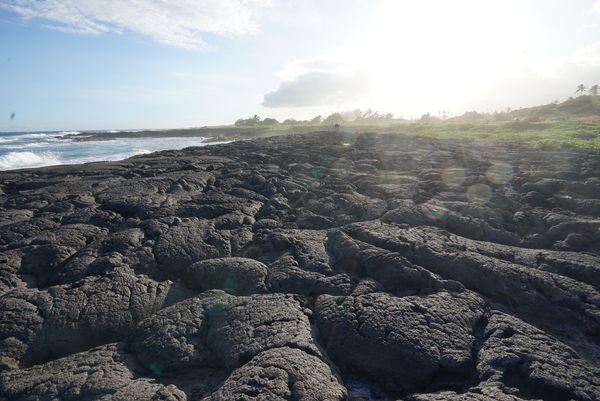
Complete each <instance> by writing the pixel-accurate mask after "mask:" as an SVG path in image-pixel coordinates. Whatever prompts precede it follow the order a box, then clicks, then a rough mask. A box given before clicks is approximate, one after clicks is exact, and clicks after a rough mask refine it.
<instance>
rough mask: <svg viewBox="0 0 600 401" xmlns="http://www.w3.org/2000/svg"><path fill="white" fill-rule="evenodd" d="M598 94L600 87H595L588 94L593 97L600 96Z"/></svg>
mask: <svg viewBox="0 0 600 401" xmlns="http://www.w3.org/2000/svg"><path fill="white" fill-rule="evenodd" d="M598 92H600V86H598V85H594V86H592V87H591V88H590V89H589V90H588V93H589V94H590V95H592V96H598Z"/></svg>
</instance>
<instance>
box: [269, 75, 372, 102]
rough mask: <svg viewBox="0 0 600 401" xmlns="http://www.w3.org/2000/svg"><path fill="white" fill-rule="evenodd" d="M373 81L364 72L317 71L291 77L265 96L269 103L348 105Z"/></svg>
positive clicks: (366, 89) (368, 88)
mask: <svg viewBox="0 0 600 401" xmlns="http://www.w3.org/2000/svg"><path fill="white" fill-rule="evenodd" d="M370 86H371V83H370V81H369V79H368V77H367V76H366V75H365V74H364V73H361V72H355V73H353V74H350V75H344V74H339V73H334V72H320V71H313V72H308V73H305V74H302V75H300V76H298V77H297V78H296V79H294V80H291V81H284V82H282V83H281V85H280V86H279V89H277V90H276V91H274V92H270V93H267V94H266V95H265V96H264V101H263V106H265V107H272V108H277V107H310V106H318V105H330V106H331V105H344V104H351V103H352V102H355V101H357V100H360V99H363V98H364V97H365V96H366V95H368V94H369V92H370Z"/></svg>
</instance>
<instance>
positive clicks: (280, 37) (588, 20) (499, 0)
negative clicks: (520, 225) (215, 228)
mask: <svg viewBox="0 0 600 401" xmlns="http://www.w3.org/2000/svg"><path fill="white" fill-rule="evenodd" d="M579 84H584V85H586V86H587V87H590V86H592V85H594V84H600V0H598V1H596V0H553V1H551V2H550V1H547V0H546V1H542V0H336V1H334V0H169V1H165V0H0V132H8V131H44V130H93V129H142V128H157V129H158V128H183V127H198V126H205V125H227V124H232V123H233V122H234V121H235V120H236V119H238V118H247V117H250V116H252V115H254V114H258V115H259V116H261V117H274V118H277V119H279V120H284V119H286V118H290V117H291V118H296V119H308V118H312V117H314V116H316V115H323V116H326V115H328V114H330V113H333V112H337V111H345V110H352V109H356V108H362V109H372V110H376V111H379V112H381V113H394V115H395V116H397V117H403V118H418V117H419V116H420V115H421V114H424V113H427V112H429V113H431V114H433V115H438V114H439V113H440V112H441V111H446V112H447V113H449V114H450V115H459V114H462V113H464V112H465V111H472V110H477V111H480V112H493V111H499V110H505V109H506V108H508V107H510V108H512V109H516V108H520V107H528V106H534V105H539V104H545V103H550V102H552V101H562V100H565V99H566V98H568V97H569V96H575V89H576V87H577V85H579Z"/></svg>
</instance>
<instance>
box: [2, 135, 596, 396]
mask: <svg viewBox="0 0 600 401" xmlns="http://www.w3.org/2000/svg"><path fill="white" fill-rule="evenodd" d="M599 377H600V156H598V155H593V154H585V153H573V152H567V151H541V150H539V149H531V148H528V147H526V146H520V145H502V144H491V143H485V144H482V143H476V142H463V141H441V140H434V139H427V138H417V137H408V136H402V135H375V134H361V135H357V134H349V133H343V132H318V133H313V134H303V135H291V136H285V137H276V138H263V139H257V140H249V141H240V142H235V143H231V144H227V145H217V146H210V147H202V148H188V149H183V150H177V151H165V152H159V153H155V154H151V155H142V156H137V157H133V158H130V159H127V160H124V161H120V162H101V163H91V164H86V165H79V166H58V167H47V168H42V169H31V170H21V171H12V172H2V173H0V400H44V399H63V400H81V399H83V400H198V401H217V400H302V401H308V400H345V399H352V400H413V401H417V400H418V401H426V400H432V401H433V400H435V401H437V400H474V401H478V400H534V399H535V400H537V399H543V400H559V401H562V400H565V401H566V400H590V401H592V400H598V399H600V381H599V379H598V378H599Z"/></svg>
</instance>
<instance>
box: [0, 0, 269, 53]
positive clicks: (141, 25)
mask: <svg viewBox="0 0 600 401" xmlns="http://www.w3.org/2000/svg"><path fill="white" fill-rule="evenodd" d="M267 1H268V0H169V1H164V0H3V1H1V2H0V9H5V10H9V11H12V12H14V13H16V14H18V15H20V16H21V17H22V18H24V19H27V20H29V19H41V20H44V21H45V23H44V24H43V26H45V27H47V28H51V29H55V30H59V31H63V32H71V33H79V34H101V33H106V32H113V33H122V32H124V31H131V32H135V33H139V34H142V35H145V36H149V37H151V38H153V39H154V40H156V41H158V42H160V43H164V44H167V45H172V46H178V47H183V48H187V49H192V50H204V49H207V48H208V47H209V46H208V44H207V43H206V42H205V41H204V39H202V37H201V35H202V34H215V35H243V34H248V33H253V32H255V31H256V30H257V29H258V26H257V24H256V22H255V21H254V16H255V12H256V10H257V8H258V7H260V6H262V5H264V3H266V2H267Z"/></svg>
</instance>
